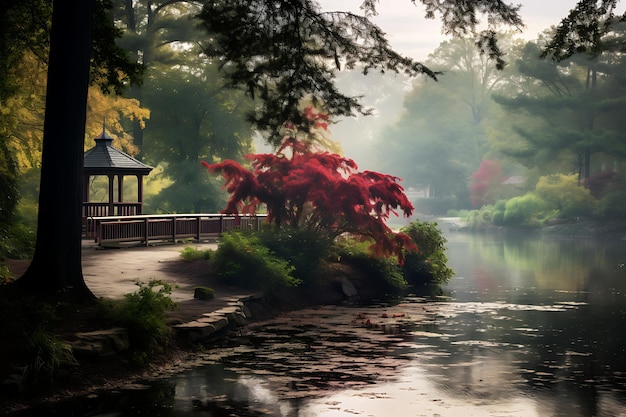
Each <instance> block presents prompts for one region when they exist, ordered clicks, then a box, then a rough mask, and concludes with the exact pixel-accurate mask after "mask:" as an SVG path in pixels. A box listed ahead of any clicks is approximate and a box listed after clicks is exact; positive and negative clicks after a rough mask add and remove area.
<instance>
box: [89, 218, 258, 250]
mask: <svg viewBox="0 0 626 417" xmlns="http://www.w3.org/2000/svg"><path fill="white" fill-rule="evenodd" d="M265 219H266V216H265V215H251V216H250V215H241V216H232V215H223V214H164V215H140V216H99V217H89V218H88V220H87V222H86V230H85V232H86V236H87V237H88V238H91V239H94V241H95V242H96V243H97V244H98V245H99V246H111V245H117V244H120V243H124V244H143V245H146V246H148V245H149V244H150V243H154V242H157V241H158V242H173V243H176V242H178V241H180V240H186V239H193V240H196V241H202V240H212V239H217V238H218V237H219V236H220V235H221V234H222V233H224V232H227V231H230V230H233V229H251V230H259V229H260V228H261V224H262V223H263V222H264V221H265Z"/></svg>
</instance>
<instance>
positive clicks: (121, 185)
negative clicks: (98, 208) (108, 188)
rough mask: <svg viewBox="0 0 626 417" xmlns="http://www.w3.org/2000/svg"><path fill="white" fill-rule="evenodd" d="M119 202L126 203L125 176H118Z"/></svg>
mask: <svg viewBox="0 0 626 417" xmlns="http://www.w3.org/2000/svg"><path fill="white" fill-rule="evenodd" d="M117 201H118V202H119V203H121V202H123V201H124V175H121V174H117Z"/></svg>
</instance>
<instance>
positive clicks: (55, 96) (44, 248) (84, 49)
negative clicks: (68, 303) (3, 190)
mask: <svg viewBox="0 0 626 417" xmlns="http://www.w3.org/2000/svg"><path fill="white" fill-rule="evenodd" d="M93 10H94V0H54V3H53V10H52V30H51V35H50V59H49V63H48V87H47V95H46V114H45V120H44V139H43V154H42V155H43V159H42V165H41V186H40V194H39V217H38V227H37V243H36V247H35V255H34V257H33V261H32V263H31V265H30V267H29V268H28V270H27V271H26V273H25V274H24V276H23V277H22V278H20V279H19V280H18V281H17V285H18V286H22V288H25V289H26V290H27V291H29V292H39V293H44V294H51V295H52V294H56V293H60V292H64V293H65V294H66V295H67V296H69V297H71V298H73V299H84V298H93V294H92V293H91V291H90V290H89V289H88V288H87V286H86V285H85V281H84V279H83V273H82V265H81V246H82V242H81V233H82V231H81V228H82V224H81V205H82V195H81V193H82V188H81V182H82V167H83V154H84V137H85V117H86V110H87V90H88V87H89V60H90V56H91V38H92V25H93Z"/></svg>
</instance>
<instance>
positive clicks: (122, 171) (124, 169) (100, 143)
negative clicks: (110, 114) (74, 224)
mask: <svg viewBox="0 0 626 417" xmlns="http://www.w3.org/2000/svg"><path fill="white" fill-rule="evenodd" d="M95 141H96V146H94V147H93V148H91V149H89V150H88V151H87V152H85V156H84V165H83V221H86V220H87V218H89V217H102V216H134V215H138V214H142V212H143V177H144V176H145V175H148V174H149V173H150V171H152V167H150V166H148V165H146V164H143V163H142V162H140V161H138V160H137V159H135V158H133V157H132V156H130V155H128V154H125V153H124V152H122V151H120V150H118V149H116V148H114V147H113V138H112V137H111V136H109V135H108V134H107V133H106V129H105V127H104V126H102V133H101V134H100V136H98V137H97V138H95ZM92 176H106V177H108V179H109V192H108V194H109V195H108V197H109V201H108V202H91V201H90V195H89V194H90V193H89V180H90V178H91V177H92ZM125 176H135V177H137V201H124V177H125ZM116 177H117V193H115V192H114V191H115V187H114V185H115V178H116ZM115 194H117V196H116V195H115ZM115 197H117V198H115ZM83 224H85V223H83Z"/></svg>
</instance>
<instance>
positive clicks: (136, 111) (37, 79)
mask: <svg viewBox="0 0 626 417" xmlns="http://www.w3.org/2000/svg"><path fill="white" fill-rule="evenodd" d="M13 77H14V79H15V80H14V81H15V83H16V85H17V87H18V92H17V94H14V95H12V96H11V97H10V98H9V99H7V100H6V101H5V102H0V130H1V131H2V133H3V136H5V137H7V138H8V141H9V143H8V145H9V147H10V148H11V149H12V150H13V153H14V155H15V158H16V160H17V163H18V166H19V169H20V171H21V172H26V171H28V170H29V169H32V168H37V167H39V166H41V148H42V141H43V124H44V112H45V95H46V78H47V66H46V64H45V63H44V62H42V61H41V60H40V59H39V58H38V57H36V56H35V55H34V54H32V53H29V52H25V53H24V55H23V57H22V62H21V63H20V64H19V65H18V66H17V67H16V69H15V72H14V74H13ZM149 117H150V111H149V110H148V109H145V108H142V107H141V104H140V103H139V101H138V100H135V99H129V98H124V97H120V96H115V95H113V94H108V95H105V94H103V93H102V91H101V90H100V89H99V88H98V87H90V88H89V96H88V108H87V121H86V129H85V149H88V148H91V147H92V146H93V145H94V141H93V139H94V138H95V137H97V136H99V135H100V133H102V124H103V122H104V123H106V129H107V133H109V134H110V135H111V136H112V137H113V138H114V145H115V146H116V147H118V148H119V149H122V150H124V151H125V152H127V153H129V154H137V153H138V149H137V147H136V146H134V145H133V143H132V137H131V136H130V135H129V134H128V133H126V130H125V129H124V127H123V122H124V121H133V120H139V122H140V124H141V126H142V127H143V125H144V123H145V120H146V119H148V118H149Z"/></svg>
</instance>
